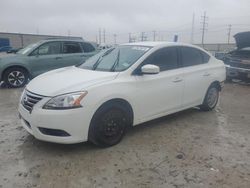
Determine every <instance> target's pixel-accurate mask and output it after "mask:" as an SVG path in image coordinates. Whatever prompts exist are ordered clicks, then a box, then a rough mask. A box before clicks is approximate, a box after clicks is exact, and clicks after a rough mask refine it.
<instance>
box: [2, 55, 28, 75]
mask: <svg viewBox="0 0 250 188" xmlns="http://www.w3.org/2000/svg"><path fill="white" fill-rule="evenodd" d="M15 66H19V67H23V68H25V69H26V70H27V71H29V72H30V68H29V65H28V61H27V57H26V56H17V57H13V58H6V59H5V58H3V59H1V60H0V78H2V76H3V72H4V71H5V70H6V69H7V68H9V67H15Z"/></svg>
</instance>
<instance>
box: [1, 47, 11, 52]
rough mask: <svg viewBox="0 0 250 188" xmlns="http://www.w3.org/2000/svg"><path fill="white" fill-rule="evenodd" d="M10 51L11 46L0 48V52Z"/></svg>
mask: <svg viewBox="0 0 250 188" xmlns="http://www.w3.org/2000/svg"><path fill="white" fill-rule="evenodd" d="M11 49H12V47H11V46H2V47H0V52H7V51H9V50H11Z"/></svg>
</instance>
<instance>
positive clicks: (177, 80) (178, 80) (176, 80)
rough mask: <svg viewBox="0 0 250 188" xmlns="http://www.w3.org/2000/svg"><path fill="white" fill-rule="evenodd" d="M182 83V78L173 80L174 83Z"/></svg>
mask: <svg viewBox="0 0 250 188" xmlns="http://www.w3.org/2000/svg"><path fill="white" fill-rule="evenodd" d="M181 81H182V79H181V78H179V77H177V78H175V79H174V80H173V82H175V83H176V82H181Z"/></svg>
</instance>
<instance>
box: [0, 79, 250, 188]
mask: <svg viewBox="0 0 250 188" xmlns="http://www.w3.org/2000/svg"><path fill="white" fill-rule="evenodd" d="M21 91H22V89H3V88H2V89H0V188H2V187H4V188H5V187H42V188H44V187H55V188H57V187H58V188H64V187H107V188H113V187H129V188H130V187H131V188H135V187H162V188H163V187H164V188H166V187H170V188H171V187H173V188H182V187H190V188H196V187H213V188H214V187H223V188H227V187H232V188H237V187H240V188H244V187H245V188H249V187H250V85H247V84H239V83H233V84H226V85H225V87H224V90H223V92H222V95H221V98H220V102H219V105H218V107H217V108H216V110H214V111H212V112H201V111H199V110H198V109H189V110H186V111H183V112H180V113H177V114H174V115H170V116H166V117H164V118H160V119H157V120H154V121H151V122H148V123H145V124H143V125H140V126H137V127H135V128H133V129H131V130H130V131H129V132H128V133H127V135H126V136H125V138H124V139H123V141H122V142H121V143H120V144H118V145H116V146H114V147H111V148H106V149H100V148H97V147H95V146H93V145H92V144H90V143H82V144H75V145H59V144H52V143H46V142H41V141H38V140H36V139H34V138H33V137H32V136H30V135H29V134H28V133H27V132H26V131H25V130H24V129H23V128H22V127H21V125H20V122H19V119H18V115H17V114H18V112H17V104H18V100H19V96H20V93H21Z"/></svg>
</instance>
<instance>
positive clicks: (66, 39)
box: [41, 38, 84, 42]
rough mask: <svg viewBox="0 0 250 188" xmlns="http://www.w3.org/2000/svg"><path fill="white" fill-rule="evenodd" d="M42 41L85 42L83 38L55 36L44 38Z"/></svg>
mask: <svg viewBox="0 0 250 188" xmlns="http://www.w3.org/2000/svg"><path fill="white" fill-rule="evenodd" d="M41 41H42V42H48V41H75V42H83V41H84V40H83V39H69V38H53V39H50V38H48V39H44V40H41Z"/></svg>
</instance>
